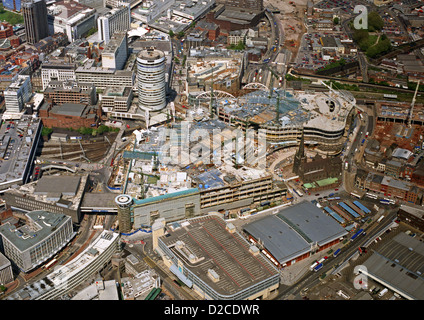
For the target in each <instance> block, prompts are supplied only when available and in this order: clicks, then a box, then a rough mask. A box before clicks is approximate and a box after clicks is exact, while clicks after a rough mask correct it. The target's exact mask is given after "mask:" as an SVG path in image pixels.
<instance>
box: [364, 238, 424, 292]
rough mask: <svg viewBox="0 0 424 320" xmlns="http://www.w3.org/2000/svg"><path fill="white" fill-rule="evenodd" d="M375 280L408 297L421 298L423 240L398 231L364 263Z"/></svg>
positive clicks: (423, 285) (423, 279)
mask: <svg viewBox="0 0 424 320" xmlns="http://www.w3.org/2000/svg"><path fill="white" fill-rule="evenodd" d="M364 267H365V268H366V273H367V274H368V275H369V276H371V277H372V278H374V279H375V280H376V281H378V282H380V283H382V284H384V285H385V286H390V287H391V288H390V289H391V290H396V291H397V292H398V293H399V294H401V295H403V296H404V297H407V298H409V299H415V300H424V276H423V275H424V243H422V242H421V241H420V240H417V239H416V238H412V237H410V236H408V235H407V234H405V233H404V232H402V233H399V234H398V235H397V236H395V237H394V238H393V239H390V240H389V241H388V242H386V243H385V244H384V245H382V246H381V247H379V248H378V249H376V250H375V252H374V253H373V254H372V255H371V256H370V257H369V258H368V259H367V260H366V261H365V262H364V263H363V267H362V269H364Z"/></svg>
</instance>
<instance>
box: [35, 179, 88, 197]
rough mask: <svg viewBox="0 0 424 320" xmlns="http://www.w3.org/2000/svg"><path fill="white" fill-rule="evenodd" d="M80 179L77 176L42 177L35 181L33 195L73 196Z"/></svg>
mask: <svg viewBox="0 0 424 320" xmlns="http://www.w3.org/2000/svg"><path fill="white" fill-rule="evenodd" d="M80 180H81V177H79V176H43V177H41V179H40V180H38V181H37V185H36V187H35V190H34V194H50V193H59V194H60V193H63V194H69V195H75V194H76V193H77V191H78V187H79V184H80Z"/></svg>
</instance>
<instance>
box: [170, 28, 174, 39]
mask: <svg viewBox="0 0 424 320" xmlns="http://www.w3.org/2000/svg"><path fill="white" fill-rule="evenodd" d="M169 36H170V37H171V38H173V37H174V36H175V33H174V31H172V30H169Z"/></svg>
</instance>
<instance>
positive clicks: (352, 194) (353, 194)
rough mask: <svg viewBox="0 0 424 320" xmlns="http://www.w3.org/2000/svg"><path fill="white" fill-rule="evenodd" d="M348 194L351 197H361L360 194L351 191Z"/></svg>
mask: <svg viewBox="0 0 424 320" xmlns="http://www.w3.org/2000/svg"><path fill="white" fill-rule="evenodd" d="M350 195H351V196H352V197H355V198H357V199H361V196H360V195H359V194H357V193H355V192H351V193H350Z"/></svg>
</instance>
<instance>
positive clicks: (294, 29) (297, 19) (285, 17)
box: [264, 0, 308, 58]
mask: <svg viewBox="0 0 424 320" xmlns="http://www.w3.org/2000/svg"><path fill="white" fill-rule="evenodd" d="M307 2H308V1H307V0H296V1H290V0H264V6H265V7H268V6H271V7H274V8H279V9H280V13H279V14H276V17H277V18H278V19H279V20H280V23H281V26H282V27H283V29H284V36H285V43H284V47H285V48H287V49H288V50H289V51H290V52H291V53H292V55H291V56H292V57H293V58H295V57H296V54H297V51H298V47H299V43H300V40H301V37H302V35H303V34H304V33H305V32H307V30H306V28H305V25H304V23H303V20H304V16H305V10H306V7H307V6H306V5H307Z"/></svg>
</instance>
